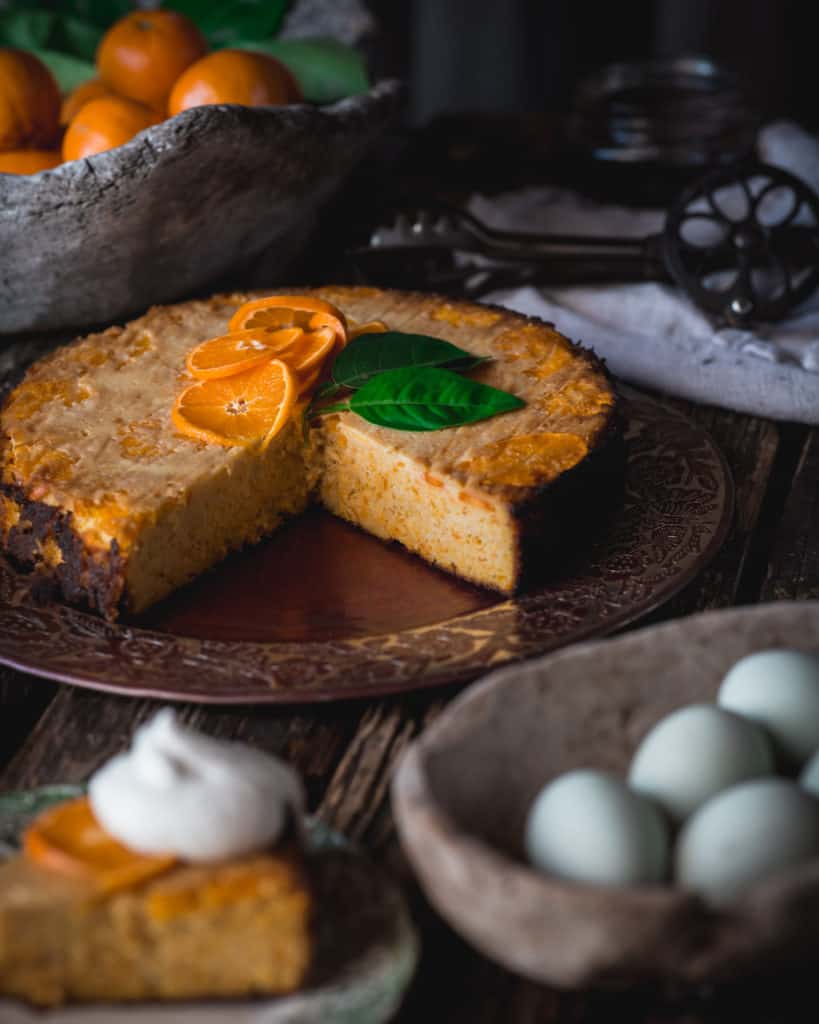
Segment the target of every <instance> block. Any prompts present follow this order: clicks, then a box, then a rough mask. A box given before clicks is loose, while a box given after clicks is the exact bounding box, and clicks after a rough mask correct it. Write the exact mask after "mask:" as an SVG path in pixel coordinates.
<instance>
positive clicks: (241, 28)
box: [168, 0, 289, 47]
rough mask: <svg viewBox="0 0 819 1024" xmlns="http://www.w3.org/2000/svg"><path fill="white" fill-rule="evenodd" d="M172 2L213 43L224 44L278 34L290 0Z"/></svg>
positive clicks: (240, 42) (199, 0) (184, 0)
mask: <svg viewBox="0 0 819 1024" xmlns="http://www.w3.org/2000/svg"><path fill="white" fill-rule="evenodd" d="M168 6H169V7H171V8H173V10H175V11H180V12H181V13H182V14H187V16H188V17H189V18H191V19H192V20H193V21H195V22H196V24H197V25H198V26H199V28H200V29H201V30H202V32H203V34H204V35H205V38H206V39H207V40H208V42H209V43H210V45H211V46H213V47H224V46H237V45H240V44H242V40H245V39H256V40H265V39H268V38H270V37H271V36H274V35H275V34H276V33H277V32H278V31H279V29H280V28H281V24H282V21H283V19H284V16H285V14H286V13H287V8H288V7H289V0H216V2H215V3H214V2H210V3H208V2H206V0H175V2H174V3H170V4H168Z"/></svg>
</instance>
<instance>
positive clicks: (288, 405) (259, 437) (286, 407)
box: [172, 359, 298, 448]
mask: <svg viewBox="0 0 819 1024" xmlns="http://www.w3.org/2000/svg"><path fill="white" fill-rule="evenodd" d="M297 397H298V386H297V381H296V378H295V376H294V374H293V372H292V370H291V369H290V367H289V366H288V365H287V364H286V363H284V362H283V361H282V360H281V359H271V360H269V361H268V362H266V363H263V364H262V365H261V366H256V367H254V368H253V369H251V370H245V371H244V372H243V373H236V374H233V375H232V376H230V377H218V378H214V379H210V380H202V381H198V382H197V383H196V384H192V385H191V386H190V387H188V388H186V389H185V390H184V391H183V392H182V394H181V395H179V397H178V398H177V400H176V403H175V404H174V407H173V412H172V418H173V423H174V426H175V427H176V429H177V430H179V431H180V432H181V433H183V434H187V435H188V436H189V437H194V438H197V439H198V440H200V441H206V442H208V443H211V444H221V445H224V446H225V447H228V448H232V447H235V446H237V445H248V444H252V443H253V442H255V441H262V444H263V446H266V445H267V444H269V443H270V441H271V440H272V439H273V438H274V437H275V436H276V434H278V433H279V431H280V430H281V429H282V427H284V425H285V424H286V423H287V421H288V419H289V418H290V415H291V413H292V411H293V406H294V404H295V401H296V398H297Z"/></svg>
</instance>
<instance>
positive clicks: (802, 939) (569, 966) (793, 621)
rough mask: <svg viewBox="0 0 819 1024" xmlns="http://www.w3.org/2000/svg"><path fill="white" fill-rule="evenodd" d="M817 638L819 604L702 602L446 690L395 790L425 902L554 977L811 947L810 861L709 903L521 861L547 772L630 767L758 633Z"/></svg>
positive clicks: (742, 964)
mask: <svg viewBox="0 0 819 1024" xmlns="http://www.w3.org/2000/svg"><path fill="white" fill-rule="evenodd" d="M782 646H786V647H793V648H797V649H802V650H814V651H815V650H817V649H819V602H804V603H790V602H782V603H778V604H772V605H762V606H758V607H755V608H747V609H746V608H743V609H732V610H730V611H720V612H708V613H705V614H702V615H697V616H694V617H691V618H689V619H682V620H679V621H676V622H672V623H669V624H666V625H662V626H656V627H653V628H648V629H644V630H641V631H639V632H635V633H630V634H628V635H626V636H623V637H620V638H618V639H615V640H609V641H603V642H599V643H593V644H584V645H581V646H577V647H574V648H569V649H568V650H565V651H563V652H560V653H558V654H553V655H551V656H549V657H546V658H543V659H541V660H539V661H533V662H529V663H527V664H522V665H518V666H514V667H511V668H507V669H504V670H503V671H500V672H497V673H495V674H493V675H491V676H490V677H489V678H487V679H486V680H485V681H484V682H483V683H482V684H479V685H478V686H476V687H474V688H472V689H471V690H470V691H469V692H467V693H466V694H465V695H464V696H462V697H460V698H459V699H458V700H457V701H456V702H454V703H453V704H452V705H451V706H450V707H449V708H448V709H447V710H446V711H445V712H444V713H443V714H442V715H441V717H440V718H439V719H438V720H437V721H436V722H435V723H434V724H433V725H432V726H431V727H430V728H429V729H428V730H427V731H426V732H425V733H424V734H423V735H422V736H421V737H420V739H419V740H417V741H416V742H415V743H414V744H413V745H412V746H411V747H410V748H409V750H408V751H407V753H406V755H405V757H404V758H403V760H402V762H401V764H400V766H399V769H398V771H397V774H396V776H395V779H394V782H393V788H392V797H393V807H394V811H395V816H396V820H397V824H398V829H399V834H400V836H401V840H402V843H403V845H404V848H405V850H406V852H407V854H408V856H409V859H410V860H411V862H412V864H413V865H414V867H415V869H416V871H417V873H418V877H419V879H420V881H421V884H422V886H423V888H424V889H425V891H426V893H427V895H428V897H429V899H430V901H431V902H432V903H433V904H434V906H435V907H436V908H437V909H438V910H439V911H440V913H441V914H442V915H443V916H444V917H445V918H446V919H447V920H448V921H449V922H450V923H451V924H452V926H453V927H454V928H456V929H457V930H458V931H459V932H461V933H462V934H463V935H464V936H465V937H466V938H467V939H469V940H470V941H471V942H472V943H473V944H474V945H475V946H476V947H477V948H478V949H479V950H481V952H483V953H484V954H485V955H486V956H488V957H491V958H492V959H494V960H497V961H499V962H500V963H502V964H504V965H505V966H506V967H508V968H510V969H511V970H513V971H517V972H519V973H520V974H523V975H525V976H527V977H529V978H533V979H535V980H539V981H543V982H548V983H550V984H552V985H556V986H560V987H564V988H572V987H579V986H586V985H600V984H613V985H632V984H636V983H641V982H665V981H675V982H684V983H685V982H708V983H711V982H720V981H728V980H730V979H732V978H736V977H737V976H739V975H743V974H747V973H749V972H751V971H753V972H755V973H756V974H759V973H762V972H768V971H771V972H775V971H777V970H778V969H780V968H782V967H783V966H785V965H787V966H789V967H791V966H794V965H795V964H797V963H803V964H804V962H805V961H813V960H816V959H817V957H819V862H815V861H814V862H810V863H807V864H805V865H804V866H803V867H801V868H799V869H795V870H792V871H789V872H785V873H782V874H780V875H777V876H775V877H772V878H771V879H769V880H767V881H765V882H763V883H759V884H758V885H756V886H755V887H754V888H752V889H751V890H749V891H748V892H747V893H746V894H745V896H744V897H743V898H742V899H741V900H740V901H738V902H737V903H736V904H734V905H732V907H731V908H730V909H726V910H724V911H719V912H718V911H715V910H712V909H709V908H707V907H706V906H705V904H704V903H703V902H701V900H700V899H699V898H698V897H696V896H694V895H693V894H691V893H687V892H684V891H683V890H681V889H678V888H674V887H673V886H672V885H670V884H668V885H646V886H634V887H625V886H624V887H616V888H606V887H601V886H592V885H582V884H573V883H568V882H562V881H559V880H556V879H554V878H550V877H548V876H546V875H544V874H540V873H538V872H537V871H535V870H534V869H533V868H531V867H529V866H528V865H527V864H526V862H525V860H524V857H523V852H522V836H523V830H524V821H525V817H526V813H527V810H528V808H529V806H530V804H531V802H532V800H533V798H534V797H535V795H536V794H537V792H538V791H539V789H540V788H541V786H542V785H543V784H544V783H545V782H546V781H547V780H549V779H551V778H553V777H555V776H557V775H559V774H561V773H562V772H565V771H568V770H570V769H573V768H580V767H589V768H597V769H601V770H603V771H610V772H614V773H617V774H618V775H620V776H621V777H622V776H625V774H626V769H627V766H628V763H629V761H630V759H631V756H632V753H633V751H634V750H635V748H636V746H637V744H638V743H639V741H640V739H641V738H642V737H643V736H644V735H645V733H646V732H647V730H648V729H649V728H650V727H651V726H652V725H653V724H654V723H655V722H656V721H658V720H659V719H660V718H662V717H663V716H665V715H666V714H668V713H669V712H670V711H672V710H674V709H675V708H678V707H680V706H682V705H685V704H689V703H692V702H696V701H711V700H713V699H714V697H715V695H716V691H717V688H718V686H719V683H720V681H721V679H722V677H723V675H724V673H725V672H726V671H727V669H728V668H729V667H730V666H731V665H732V664H733V663H734V662H735V661H736V660H737V659H738V658H740V657H742V656H743V655H746V654H749V653H751V652H753V651H756V650H760V649H764V648H768V647H782Z"/></svg>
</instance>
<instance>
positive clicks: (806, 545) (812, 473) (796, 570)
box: [761, 430, 819, 601]
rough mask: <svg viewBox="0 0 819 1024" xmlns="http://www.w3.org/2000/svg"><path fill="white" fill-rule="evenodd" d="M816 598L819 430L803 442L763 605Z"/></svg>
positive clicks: (818, 584)
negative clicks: (769, 602) (772, 602)
mask: <svg viewBox="0 0 819 1024" xmlns="http://www.w3.org/2000/svg"><path fill="white" fill-rule="evenodd" d="M817 596H819V430H811V431H810V432H809V434H808V435H807V437H806V438H805V441H804V444H803V445H802V449H801V452H800V457H799V462H798V465H797V467H796V473H795V474H794V477H793V480H792V482H791V486H790V491H789V493H788V495H787V498H786V499H785V507H784V511H783V514H782V519H781V522H780V527H779V530H778V532H777V535H776V539H775V542H774V545H773V547H772V550H771V555H770V560H769V563H768V571H767V575H766V578H765V582H764V584H763V587H762V594H761V597H762V599H763V600H765V601H781V600H787V599H796V600H808V599H809V598H815V597H817Z"/></svg>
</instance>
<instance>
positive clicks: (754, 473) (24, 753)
mask: <svg viewBox="0 0 819 1024" xmlns="http://www.w3.org/2000/svg"><path fill="white" fill-rule="evenodd" d="M11 369H12V368H11V367H10V366H8V361H6V364H4V363H3V362H2V361H0V373H8V372H9V371H10V370H11ZM677 405H678V406H679V407H680V408H681V409H683V410H684V411H685V412H687V413H688V414H689V415H690V416H691V418H692V419H694V420H695V421H696V422H697V423H699V424H701V425H702V426H703V427H705V428H706V429H707V430H709V431H710V432H711V434H712V435H713V437H714V438H715V440H716V441H717V443H718V444H719V445H720V446H721V447H722V450H723V451H724V453H725V455H726V457H727V460H728V462H729V464H730V467H731V470H732V472H733V475H734V479H735V482H736V489H737V505H736V513H735V519H734V523H733V526H732V529H731V532H730V534H729V536H728V538H727V540H726V543H725V545H724V547H723V548H722V550H721V551H720V552H719V554H718V555H717V556H716V558H715V559H714V561H713V562H712V563H711V564H710V565H709V566H708V567H707V568H706V569H705V570H704V571H703V572H702V573H701V574H700V576H699V577H698V578H697V579H696V580H695V581H694V582H693V583H691V584H690V585H689V586H688V588H687V589H686V590H685V591H684V592H683V593H681V594H680V595H678V596H677V597H676V598H675V599H674V600H672V601H671V602H669V603H668V604H666V605H665V606H664V607H662V608H661V609H659V610H658V611H657V612H655V613H654V614H653V615H652V616H650V617H649V619H647V620H644V621H643V623H638V624H637V625H641V624H642V625H644V624H646V623H647V622H649V621H651V622H657V621H662V620H667V619H671V618H674V617H678V616H682V615H688V614H690V613H692V612H697V611H701V610H704V609H708V608H719V607H727V606H731V605H741V604H751V603H754V602H759V601H775V600H784V599H797V600H799V599H809V598H819V429H809V428H807V427H802V426H798V425H792V424H782V423H773V422H770V421H766V420H763V419H758V418H755V417H752V416H745V415H738V414H734V413H731V412H725V411H721V410H717V409H711V408H702V407H692V406H690V405H686V404H684V403H677ZM633 628H634V627H633ZM456 692H457V691H456V690H454V689H448V690H442V691H437V692H433V693H429V692H426V693H420V694H414V695H406V696H400V697H395V698H385V699H379V700H369V701H351V702H346V703H337V704H331V705H326V706H315V707H307V708H305V709H301V708H292V709H269V708H264V709H253V708H238V709H235V710H234V709H230V708H224V707H216V708H213V707H197V706H185V705H183V706H181V707H180V712H181V715H182V717H183V718H184V720H185V721H187V722H189V723H190V724H191V725H193V726H195V727H196V728H198V729H202V730H204V731H205V732H208V733H211V734H213V735H218V736H224V737H229V738H235V739H241V740H244V741H246V742H248V743H251V744H254V745H256V746H258V747H260V748H263V749H265V750H268V751H271V752H273V753H276V754H279V755H280V756H282V757H284V758H286V759H287V760H288V761H289V762H290V763H292V764H293V765H294V766H295V767H296V768H297V769H298V770H299V771H300V772H301V774H302V776H303V777H304V779H305V781H306V784H307V787H308V792H309V800H310V806H311V809H312V810H313V811H315V812H316V813H317V814H318V815H319V817H321V818H322V819H323V820H325V821H326V822H327V823H329V824H330V825H332V826H333V827H334V828H337V829H339V830H341V831H342V832H344V833H345V834H346V835H348V836H349V837H350V838H351V839H353V840H355V841H356V842H358V843H360V844H362V845H363V847H364V848H365V849H366V850H368V851H369V852H370V854H371V855H372V857H373V858H374V859H375V860H376V861H378V862H380V863H381V864H383V865H384V866H385V868H386V869H387V870H390V871H394V872H396V873H397V874H398V875H399V876H400V877H401V878H402V879H403V880H404V882H405V884H406V887H407V891H408V892H409V893H410V895H411V898H412V900H413V904H414V907H415V910H416V916H417V921H418V924H419V926H420V930H421V935H422V941H423V955H422V960H421V964H420V968H419V971H418V973H417V976H416V979H415V981H414V983H413V986H412V988H411V990H410V992H409V994H408V996H407V999H406V1001H405V1005H404V1007H403V1009H402V1010H401V1012H400V1014H399V1016H398V1018H397V1020H398V1021H399V1022H402V1024H403V1022H410V1021H413V1022H414V1021H421V1020H425V1021H447V1022H451V1024H459V1022H463V1024H490V1022H492V1024H524V1022H527V1024H528V1022H534V1021H549V1022H560V1024H570V1022H572V1024H580V1022H603V1021H606V1022H611V1021H614V1022H618V1021H632V1022H634V1024H648V1022H650V1021H651V1022H659V1021H664V1022H672V1021H673V1022H677V1024H682V1022H683V1021H685V1022H687V1024H693V1022H699V1021H706V1020H707V1021H720V1022H723V1021H727V1020H729V1019H730V1020H733V1019H736V1020H742V1021H746V1022H747V1021H751V1020H759V1021H766V1022H773V1021H781V1020H792V1019H805V1020H814V1019H816V1014H815V1012H813V1011H811V1010H809V1008H808V1007H809V1003H812V1005H813V1007H814V1009H815V1008H816V1007H817V1005H819V999H817V997H816V996H815V995H812V994H811V987H810V984H809V983H808V985H807V986H805V985H804V984H803V983H802V981H803V980H799V981H798V983H797V980H794V979H789V980H788V983H787V985H783V986H782V987H776V988H771V987H770V986H766V987H765V988H762V989H760V988H759V987H757V986H755V985H753V983H752V979H748V985H747V986H743V987H742V990H741V991H737V990H735V991H732V992H729V993H691V992H682V993H657V992H642V991H635V992H625V993H619V994H611V993H603V992H600V993H597V992H584V993H558V992H556V991H554V990H550V989H548V988H545V987H543V986H539V985H535V984H531V983H529V982H526V981H523V980H520V979H518V978H516V977H515V976H513V975H511V974H509V973H508V972H506V971H505V970H503V969H501V968H500V967H498V966H496V965H494V964H492V963H490V962H489V961H487V960H486V959H484V958H483V957H481V956H480V955H478V954H477V953H476V952H474V951H473V950H472V949H471V948H469V947H468V946H467V945H466V944H465V943H464V942H462V941H461V940H460V939H459V938H458V937H457V936H456V935H455V934H454V933H453V932H452V931H451V930H450V929H449V928H448V927H447V926H446V925H445V924H444V923H443V922H442V921H441V920H440V919H439V918H437V917H436V915H435V914H434V912H433V911H432V910H431V909H430V908H429V907H428V906H427V905H426V904H425V902H424V900H423V898H422V897H421V895H420V893H419V892H418V890H417V888H416V886H415V883H414V881H413V878H412V876H411V874H410V871H409V868H408V867H407V864H406V862H405V860H404V858H403V856H402V853H401V850H400V847H399V845H398V842H397V839H396V834H395V828H394V824H393V820H392V816H391V812H390V802H389V782H390V777H391V774H392V771H393V769H394V767H395V764H396V762H397V760H398V759H399V758H400V756H401V753H402V751H403V750H404V749H405V748H406V747H407V745H408V744H409V743H410V742H411V741H412V739H413V738H414V737H415V736H417V735H418V733H419V732H420V731H421V730H422V729H423V728H424V727H425V726H426V725H428V724H429V723H430V722H431V721H432V720H433V719H434V718H435V717H436V716H437V715H438V714H440V712H441V710H442V709H443V708H444V707H445V706H446V704H447V702H448V701H449V700H451V699H452V697H453V696H454V695H455V693H456ZM156 707H157V705H156V704H155V703H154V702H151V701H145V700H135V699H128V698H123V697H114V696H106V695H102V694H97V693H93V692H88V691H84V690H80V689H75V688H72V687H68V686H58V685H55V684H52V683H50V682H46V681H43V680H40V679H36V678H33V677H30V676H27V675H23V674H21V673H19V672H14V671H11V670H9V669H5V668H0V791H6V790H11V789H17V788H22V787H28V786H36V785H39V784H43V783H47V782H54V781H63V782H79V781H82V780H84V779H86V778H87V777H88V775H89V774H90V773H91V772H92V771H93V770H94V769H95V768H96V767H97V765H99V764H100V763H101V762H102V761H103V760H105V759H106V758H107V757H109V756H110V755H111V754H113V753H114V752H115V751H117V750H120V749H121V748H122V747H123V746H124V745H125V744H127V742H128V740H129V738H130V736H131V733H132V732H133V729H134V727H135V726H136V725H138V724H139V723H140V722H142V721H144V720H145V718H146V717H148V716H149V715H150V714H151V713H152V712H153V711H154V710H155V709H156ZM803 1010H804V1011H805V1012H806V1013H807V1016H803V1012H802V1011H803ZM797 1015H798V1016H797Z"/></svg>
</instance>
